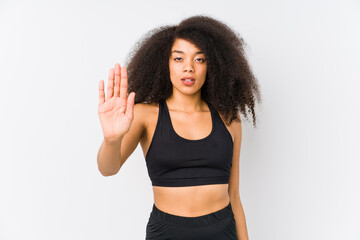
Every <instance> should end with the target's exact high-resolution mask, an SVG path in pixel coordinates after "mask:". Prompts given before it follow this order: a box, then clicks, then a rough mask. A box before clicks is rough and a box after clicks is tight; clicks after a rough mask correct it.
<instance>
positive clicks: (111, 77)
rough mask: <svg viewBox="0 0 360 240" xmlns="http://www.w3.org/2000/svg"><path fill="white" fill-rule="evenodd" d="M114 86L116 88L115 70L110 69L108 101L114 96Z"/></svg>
mask: <svg viewBox="0 0 360 240" xmlns="http://www.w3.org/2000/svg"><path fill="white" fill-rule="evenodd" d="M113 86H114V69H113V68H110V70H109V78H108V86H107V92H106V93H107V96H106V99H107V100H109V99H110V98H112V96H113V93H114V91H113Z"/></svg>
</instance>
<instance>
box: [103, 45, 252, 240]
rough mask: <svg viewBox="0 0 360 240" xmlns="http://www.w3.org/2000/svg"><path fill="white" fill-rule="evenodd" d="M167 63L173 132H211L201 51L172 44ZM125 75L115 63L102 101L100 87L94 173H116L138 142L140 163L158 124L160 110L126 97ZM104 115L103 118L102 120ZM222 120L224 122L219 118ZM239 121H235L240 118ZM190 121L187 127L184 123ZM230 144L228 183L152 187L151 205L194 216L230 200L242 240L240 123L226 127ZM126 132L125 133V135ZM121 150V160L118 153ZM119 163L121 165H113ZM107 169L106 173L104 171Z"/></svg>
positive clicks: (245, 236)
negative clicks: (100, 139)
mask: <svg viewBox="0 0 360 240" xmlns="http://www.w3.org/2000/svg"><path fill="white" fill-rule="evenodd" d="M172 51H176V52H173V53H172V54H171V56H170V59H169V70H170V79H171V82H172V85H173V94H172V95H171V96H170V97H169V98H168V99H166V104H167V106H168V109H169V114H170V118H171V123H172V125H173V128H174V130H175V132H176V133H177V134H178V135H179V136H181V137H183V138H186V139H190V140H197V139H202V138H205V137H206V136H208V135H209V134H210V132H211V130H212V127H213V126H212V120H211V113H210V110H209V108H208V106H207V104H206V102H205V101H203V100H202V99H201V87H202V86H203V84H204V83H205V79H206V71H207V66H206V59H205V56H204V54H203V53H199V52H201V50H200V49H198V48H197V47H196V46H195V45H193V44H192V43H190V42H188V41H185V40H183V39H177V40H175V42H174V44H173V47H172ZM185 76H192V77H193V78H195V79H196V80H195V83H194V84H193V85H191V86H185V85H184V84H183V83H182V82H181V78H183V77H185ZM126 92H127V72H126V68H125V67H121V66H120V65H119V64H115V68H111V69H110V71H109V80H108V88H107V93H108V94H107V98H106V100H105V92H104V82H103V81H102V80H101V81H100V83H99V115H100V113H101V114H102V115H101V117H100V121H101V124H102V127H103V132H104V141H103V144H102V146H101V148H100V150H99V154H98V166H99V170H100V169H101V170H100V171H101V173H102V174H103V175H104V176H111V175H114V174H116V173H117V172H118V171H119V170H120V169H121V167H122V166H123V165H124V163H125V162H126V160H127V159H128V158H129V156H130V155H131V154H132V152H133V151H134V150H135V149H136V147H137V145H138V143H139V142H140V145H141V147H142V150H143V154H144V158H145V156H146V153H147V151H148V149H149V146H150V143H151V141H152V138H153V135H154V132H155V128H156V123H157V120H158V113H159V112H158V111H159V105H158V103H156V104H145V103H138V104H136V105H135V104H134V97H135V95H134V93H131V94H129V96H126ZM105 114H108V115H107V116H105ZM219 115H220V117H221V119H222V121H223V122H224V123H225V119H224V117H223V116H222V115H221V114H220V113H219ZM239 117H240V116H239ZM188 122H191V125H189V124H187V123H188ZM225 126H226V128H227V130H228V131H229V133H230V135H231V137H232V139H233V143H234V149H233V160H232V168H231V173H230V180H229V184H211V185H200V186H186V187H160V186H152V188H153V193H154V204H155V205H156V207H157V208H159V209H160V210H162V211H164V212H167V213H170V214H173V215H178V216H185V217H197V216H202V215H205V214H209V213H212V212H215V211H218V210H220V209H222V208H224V207H226V206H227V205H228V203H229V201H231V205H232V209H233V213H234V218H235V221H236V230H237V237H238V239H240V240H247V239H248V233H247V227H246V221H245V214H244V210H243V207H242V204H241V201H240V195H239V165H240V163H239V159H240V148H241V138H242V130H241V129H242V128H241V122H236V121H233V122H232V124H231V125H230V126H227V125H225ZM124 132H125V133H124ZM119 148H120V157H119V156H118V152H119V151H118V150H117V149H119ZM118 159H120V162H119V163H118ZM105 169H106V170H105Z"/></svg>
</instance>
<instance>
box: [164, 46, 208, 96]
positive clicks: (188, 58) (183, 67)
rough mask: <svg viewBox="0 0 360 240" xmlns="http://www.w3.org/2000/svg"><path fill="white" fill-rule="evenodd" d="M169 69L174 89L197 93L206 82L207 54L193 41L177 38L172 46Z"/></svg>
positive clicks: (186, 92) (185, 92)
mask: <svg viewBox="0 0 360 240" xmlns="http://www.w3.org/2000/svg"><path fill="white" fill-rule="evenodd" d="M169 70H170V79H171V82H172V84H173V90H174V91H179V92H181V93H183V94H187V95H189V94H195V93H197V92H199V91H200V90H201V87H202V86H203V85H204V83H205V78H206V71H207V67H206V59H205V55H204V53H202V52H201V50H200V49H199V48H198V47H196V46H195V45H194V44H192V43H191V42H188V41H186V40H184V39H176V40H175V42H174V44H173V46H172V48H171V54H170V59H169ZM184 79H191V80H192V81H185V80H184Z"/></svg>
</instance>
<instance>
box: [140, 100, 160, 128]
mask: <svg viewBox="0 0 360 240" xmlns="http://www.w3.org/2000/svg"><path fill="white" fill-rule="evenodd" d="M158 106H159V103H137V104H135V106H134V112H135V114H136V115H137V116H139V120H140V121H142V124H143V126H144V127H145V128H146V127H147V126H149V123H151V122H152V119H153V117H155V116H157V113H158V111H159V110H158V109H159V107H158ZM135 108H136V110H135Z"/></svg>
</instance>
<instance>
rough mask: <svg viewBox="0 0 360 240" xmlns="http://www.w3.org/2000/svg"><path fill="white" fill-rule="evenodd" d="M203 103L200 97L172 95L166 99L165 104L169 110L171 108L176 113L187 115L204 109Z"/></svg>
mask: <svg viewBox="0 0 360 240" xmlns="http://www.w3.org/2000/svg"><path fill="white" fill-rule="evenodd" d="M204 103H205V102H204V101H203V100H202V99H201V96H200V95H192V96H184V95H181V96H177V95H175V94H173V95H171V96H170V97H169V98H168V99H166V104H167V106H168V107H169V108H170V106H171V108H172V109H174V110H176V111H181V112H187V113H191V112H199V111H202V109H204ZM205 104H206V103H205Z"/></svg>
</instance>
